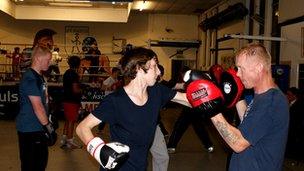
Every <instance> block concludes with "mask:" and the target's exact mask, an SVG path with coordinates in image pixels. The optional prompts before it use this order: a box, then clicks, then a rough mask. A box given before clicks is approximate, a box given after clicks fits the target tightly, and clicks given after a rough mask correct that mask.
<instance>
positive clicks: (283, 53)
mask: <svg viewBox="0 0 304 171" xmlns="http://www.w3.org/2000/svg"><path fill="white" fill-rule="evenodd" d="M301 29H304V22H300V23H297V24H292V25H288V26H284V27H282V29H281V37H284V38H286V39H287V41H286V42H281V48H280V60H281V62H282V63H286V64H290V66H291V71H290V86H294V87H298V77H299V71H298V69H299V68H298V66H299V64H304V54H301V53H303V52H302V51H301V49H302V50H303V51H304V49H303V44H301V41H304V33H303V34H302V33H301Z"/></svg>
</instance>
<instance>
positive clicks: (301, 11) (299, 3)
mask: <svg viewBox="0 0 304 171" xmlns="http://www.w3.org/2000/svg"><path fill="white" fill-rule="evenodd" d="M279 14H280V16H279V23H282V22H284V21H286V20H289V19H293V18H297V17H300V16H303V15H304V1H303V0H280V1H279Z"/></svg>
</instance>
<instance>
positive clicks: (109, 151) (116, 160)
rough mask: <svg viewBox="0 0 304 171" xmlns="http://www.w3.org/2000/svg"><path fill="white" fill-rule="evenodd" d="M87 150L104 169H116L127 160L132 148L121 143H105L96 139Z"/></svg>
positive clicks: (89, 144)
mask: <svg viewBox="0 0 304 171" xmlns="http://www.w3.org/2000/svg"><path fill="white" fill-rule="evenodd" d="M87 150H88V152H89V153H90V154H91V155H92V156H93V157H94V158H95V159H96V160H97V161H98V162H99V163H100V165H101V166H102V167H103V168H105V169H114V168H115V167H116V166H117V165H120V164H122V163H123V162H124V161H125V160H126V159H127V156H128V153H129V151H130V148H129V146H127V145H124V144H121V143H119V142H111V143H105V142H104V141H103V140H102V139H101V138H99V137H95V138H93V139H92V140H91V141H90V142H89V143H88V145H87Z"/></svg>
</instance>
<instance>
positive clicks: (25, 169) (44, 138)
mask: <svg viewBox="0 0 304 171" xmlns="http://www.w3.org/2000/svg"><path fill="white" fill-rule="evenodd" d="M51 57H52V54H51V52H50V50H49V49H48V48H47V47H45V46H39V45H37V46H35V47H34V48H33V51H32V64H31V68H29V69H27V70H26V72H25V73H24V74H23V77H22V80H21V81H20V86H19V94H20V111H19V113H18V115H17V117H16V127H17V131H18V139H19V152H20V160H21V170H22V171H33V170H39V171H43V170H45V169H46V166H47V162H48V145H49V146H51V145H54V144H55V143H56V140H57V134H56V132H55V130H54V128H53V125H52V122H50V121H49V118H48V113H47V111H48V109H47V103H48V97H47V85H46V82H45V80H44V77H43V75H42V74H43V71H46V70H47V69H48V67H49V63H50V60H51Z"/></svg>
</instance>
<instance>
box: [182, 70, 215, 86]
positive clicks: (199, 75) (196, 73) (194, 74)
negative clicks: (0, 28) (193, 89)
mask: <svg viewBox="0 0 304 171" xmlns="http://www.w3.org/2000/svg"><path fill="white" fill-rule="evenodd" d="M201 79H204V80H211V77H210V75H209V74H208V73H205V72H203V71H200V70H188V71H187V72H185V75H184V78H183V80H184V82H185V85H184V86H185V88H187V86H188V85H189V84H190V83H191V82H193V81H195V80H201Z"/></svg>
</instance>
